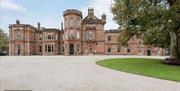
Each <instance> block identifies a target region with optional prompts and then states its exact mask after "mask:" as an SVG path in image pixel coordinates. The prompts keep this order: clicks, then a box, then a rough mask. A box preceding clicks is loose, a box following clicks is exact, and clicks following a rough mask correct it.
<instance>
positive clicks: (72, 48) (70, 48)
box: [69, 44, 74, 55]
mask: <svg viewBox="0 0 180 91" xmlns="http://www.w3.org/2000/svg"><path fill="white" fill-rule="evenodd" d="M69 54H70V55H74V45H73V44H70V45H69Z"/></svg>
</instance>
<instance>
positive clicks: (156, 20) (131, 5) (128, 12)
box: [112, 0, 180, 59]
mask: <svg viewBox="0 0 180 91" xmlns="http://www.w3.org/2000/svg"><path fill="white" fill-rule="evenodd" d="M114 1H115V4H114V6H113V7H112V13H113V14H114V20H115V21H116V22H117V23H118V24H119V25H120V26H121V27H123V28H124V30H122V33H121V34H120V36H119V41H120V44H121V45H126V44H127V42H128V41H129V39H130V38H131V37H132V36H134V35H137V36H140V37H142V39H143V40H144V43H145V44H148V45H152V46H158V47H162V48H168V47H169V48H170V57H171V58H175V59H180V29H179V26H180V14H179V13H180V0H114Z"/></svg>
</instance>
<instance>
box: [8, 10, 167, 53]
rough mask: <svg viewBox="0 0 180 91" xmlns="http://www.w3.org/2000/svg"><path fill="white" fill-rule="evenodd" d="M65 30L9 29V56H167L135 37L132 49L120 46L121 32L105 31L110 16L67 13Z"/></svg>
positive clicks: (20, 26)
mask: <svg viewBox="0 0 180 91" xmlns="http://www.w3.org/2000/svg"><path fill="white" fill-rule="evenodd" d="M63 16H64V23H62V24H61V29H55V28H45V27H41V25H40V23H38V24H37V27H35V26H32V25H30V24H21V23H20V21H19V20H17V21H16V24H10V25H9V55H144V56H146V55H149V56H150V55H152V56H155V55H165V54H166V51H165V50H164V49H162V48H158V47H152V46H148V45H144V44H143V41H142V39H140V38H137V37H136V36H134V37H132V38H131V39H130V40H129V42H128V46H119V45H118V41H117V40H118V36H119V33H121V31H120V30H119V29H113V30H105V29H104V26H105V24H106V15H105V14H103V15H102V16H101V18H97V17H96V16H95V15H94V9H90V8H89V9H88V15H87V16H86V17H84V18H83V16H82V12H81V11H79V10H76V9H67V10H66V11H64V13H63Z"/></svg>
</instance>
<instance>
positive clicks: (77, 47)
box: [64, 9, 82, 55]
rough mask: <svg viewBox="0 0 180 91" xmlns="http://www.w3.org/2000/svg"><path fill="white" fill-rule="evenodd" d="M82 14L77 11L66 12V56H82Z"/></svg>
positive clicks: (69, 10) (68, 10)
mask: <svg viewBox="0 0 180 91" xmlns="http://www.w3.org/2000/svg"><path fill="white" fill-rule="evenodd" d="M81 22H82V12H81V11H78V10H76V9H67V10H66V11H64V48H65V50H64V52H65V55H80V54H81Z"/></svg>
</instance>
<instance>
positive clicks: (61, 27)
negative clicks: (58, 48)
mask: <svg viewBox="0 0 180 91" xmlns="http://www.w3.org/2000/svg"><path fill="white" fill-rule="evenodd" d="M61 30H63V22H61Z"/></svg>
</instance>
